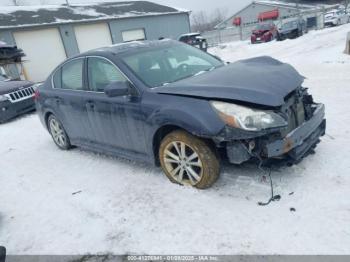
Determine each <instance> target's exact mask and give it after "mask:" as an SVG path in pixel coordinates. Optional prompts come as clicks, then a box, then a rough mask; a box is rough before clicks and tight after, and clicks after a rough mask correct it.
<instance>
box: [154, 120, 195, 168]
mask: <svg viewBox="0 0 350 262" xmlns="http://www.w3.org/2000/svg"><path fill="white" fill-rule="evenodd" d="M175 130H184V131H186V132H188V131H187V130H185V129H184V128H182V127H180V126H179V125H173V124H166V125H163V126H161V127H159V128H158V129H157V131H156V132H155V133H154V135H153V138H152V150H153V156H154V161H155V164H156V166H160V161H159V152H158V151H159V147H160V143H161V142H162V140H163V138H164V137H166V136H167V135H168V134H170V133H171V132H173V131H175Z"/></svg>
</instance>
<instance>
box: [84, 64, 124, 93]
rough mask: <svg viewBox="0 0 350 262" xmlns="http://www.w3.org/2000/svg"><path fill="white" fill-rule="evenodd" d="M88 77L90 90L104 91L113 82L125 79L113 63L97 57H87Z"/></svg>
mask: <svg viewBox="0 0 350 262" xmlns="http://www.w3.org/2000/svg"><path fill="white" fill-rule="evenodd" d="M88 79H89V88H90V90H91V91H95V92H104V90H105V88H106V87H107V86H108V85H109V84H111V83H113V82H124V81H127V79H126V78H125V77H124V76H123V74H122V73H121V72H120V71H119V69H118V68H117V67H116V66H115V65H114V64H112V63H111V62H109V61H107V60H106V59H103V58H98V57H91V58H89V59H88Z"/></svg>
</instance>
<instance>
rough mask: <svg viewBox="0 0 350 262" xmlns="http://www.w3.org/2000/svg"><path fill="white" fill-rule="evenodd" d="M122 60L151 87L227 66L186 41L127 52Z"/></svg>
mask: <svg viewBox="0 0 350 262" xmlns="http://www.w3.org/2000/svg"><path fill="white" fill-rule="evenodd" d="M122 59H123V61H124V62H125V63H126V64H127V65H128V66H129V68H130V69H131V70H132V71H133V72H134V73H135V74H136V75H137V76H138V77H139V78H140V79H141V80H142V81H143V82H144V83H145V84H146V85H148V86H149V87H151V88H152V87H158V86H162V85H165V84H168V83H171V82H176V81H178V80H181V79H184V78H188V77H191V76H194V75H197V74H201V73H204V72H207V71H210V70H213V69H215V68H217V67H220V66H222V65H223V63H222V62H221V61H219V60H218V59H216V58H214V57H213V56H211V55H209V54H207V53H205V52H203V51H201V50H199V49H197V48H194V47H191V46H189V45H185V44H179V45H171V46H166V47H161V48H157V49H151V50H150V49H145V50H142V51H139V52H137V53H133V54H129V55H125V56H124V57H123V58H122Z"/></svg>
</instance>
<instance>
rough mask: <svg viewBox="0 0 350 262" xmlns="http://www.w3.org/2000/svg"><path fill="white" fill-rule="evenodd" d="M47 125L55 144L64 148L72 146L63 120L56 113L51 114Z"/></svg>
mask: <svg viewBox="0 0 350 262" xmlns="http://www.w3.org/2000/svg"><path fill="white" fill-rule="evenodd" d="M47 127H48V129H49V132H50V134H51V137H52V139H53V141H54V142H55V144H56V145H57V146H58V147H59V148H60V149H62V150H68V149H70V148H71V147H72V145H71V143H70V140H69V137H68V135H67V133H66V131H65V130H64V128H63V125H62V123H61V121H59V120H58V119H57V118H56V116H55V115H50V116H49V118H48V120H47Z"/></svg>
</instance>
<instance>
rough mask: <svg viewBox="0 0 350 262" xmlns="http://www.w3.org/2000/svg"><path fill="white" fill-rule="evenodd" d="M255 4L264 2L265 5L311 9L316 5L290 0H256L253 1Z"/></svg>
mask: <svg viewBox="0 0 350 262" xmlns="http://www.w3.org/2000/svg"><path fill="white" fill-rule="evenodd" d="M254 2H255V3H256V4H265V5H273V6H278V7H286V8H301V9H311V8H315V7H317V5H316V4H313V5H307V4H297V3H291V2H282V1H277V0H257V1H254Z"/></svg>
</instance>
